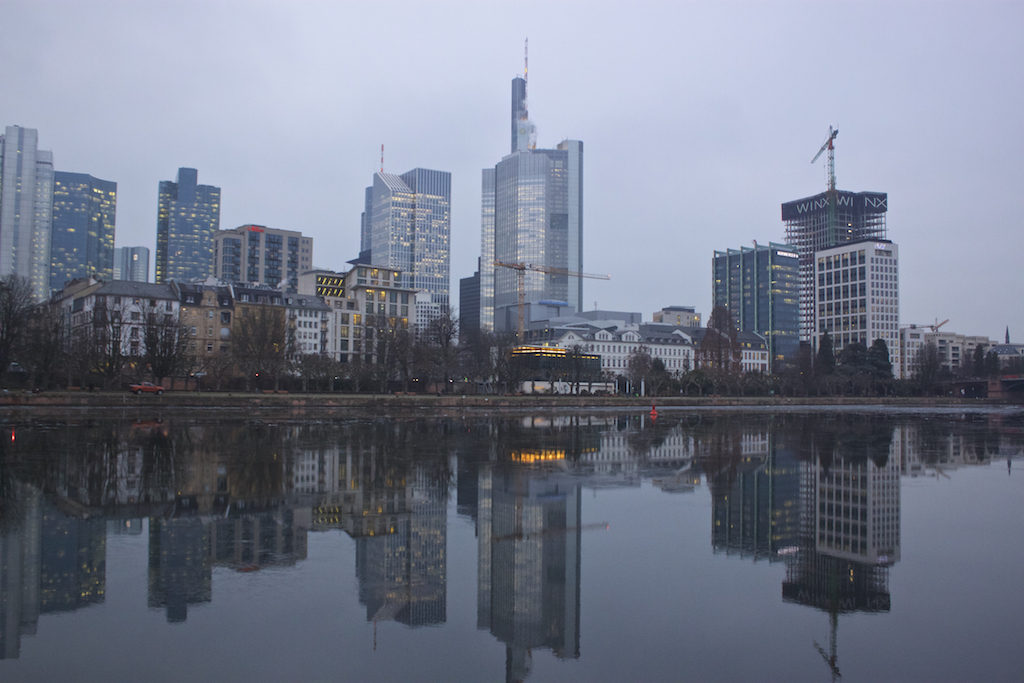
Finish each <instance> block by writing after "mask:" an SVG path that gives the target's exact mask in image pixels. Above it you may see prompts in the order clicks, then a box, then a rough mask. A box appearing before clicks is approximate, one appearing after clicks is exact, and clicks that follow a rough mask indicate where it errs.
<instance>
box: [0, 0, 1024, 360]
mask: <svg viewBox="0 0 1024 683" xmlns="http://www.w3.org/2000/svg"><path fill="white" fill-rule="evenodd" d="M0 21H2V24H0V126H6V125H21V126H25V127H30V128H36V129H38V130H39V142H40V147H41V148H43V149H48V150H52V151H53V156H54V165H55V167H56V169H57V170H63V171H74V172H82V173H90V174H92V175H94V176H97V177H99V178H103V179H106V180H113V181H115V182H117V184H118V211H117V245H118V246H133V245H140V244H141V245H145V246H148V247H150V249H155V242H156V205H157V184H158V183H159V181H160V180H174V179H175V177H176V173H177V169H178V167H179V166H191V167H194V168H197V169H198V170H199V182H200V183H205V184H212V185H217V186H220V187H221V188H222V209H221V227H222V228H233V227H236V226H238V225H242V224H245V223H258V224H262V225H267V226H271V227H276V228H284V229H290V230H299V231H301V232H302V233H303V234H305V235H308V236H311V237H313V239H314V249H313V252H314V253H313V256H314V265H316V266H317V267H325V268H334V269H344V268H345V267H346V266H345V262H346V261H347V260H348V259H350V258H353V257H355V255H356V254H357V252H358V248H359V214H360V212H361V211H362V208H363V191H364V188H365V187H366V186H367V185H369V184H370V182H371V179H372V175H373V173H374V171H376V170H377V168H378V167H379V164H380V146H381V144H383V145H384V146H385V158H384V167H385V170H387V171H391V172H396V173H402V172H404V171H407V170H409V169H411V168H415V167H418V166H419V167H425V168H435V169H440V170H445V171H449V172H451V174H452V232H451V246H452V262H451V266H452V290H451V291H452V304H453V306H454V307H456V308H457V307H458V279H459V278H460V277H465V276H467V275H471V274H472V272H473V270H474V269H475V267H476V259H477V257H478V256H479V253H480V171H481V169H483V168H485V167H493V166H494V164H495V163H496V162H497V161H499V160H500V159H501V157H502V156H503V155H504V154H507V153H508V150H509V109H510V104H509V98H510V85H509V82H510V80H511V79H512V78H513V77H515V76H516V75H518V74H521V73H522V70H523V40H524V38H527V37H528V38H529V44H530V71H529V107H530V115H531V118H532V119H533V121H534V122H535V123H536V124H537V128H538V146H539V147H553V146H554V145H556V144H557V143H558V142H559V141H560V140H562V139H565V138H573V139H579V140H582V141H583V142H584V266H583V269H584V270H585V271H588V272H593V273H607V274H610V275H611V277H612V279H611V280H609V281H600V280H586V281H585V284H584V298H585V301H586V305H585V308H588V309H589V308H592V307H594V305H595V304H596V305H597V306H598V307H600V308H603V309H614V310H629V311H642V312H643V314H644V318H645V319H647V320H649V319H650V316H651V313H652V312H653V311H655V310H658V309H660V308H662V307H663V306H668V305H693V306H696V308H697V310H698V311H700V312H702V313H704V315H705V318H706V317H707V315H708V313H709V312H710V307H711V259H712V255H713V252H714V250H716V249H726V248H738V247H740V246H752V244H753V241H754V240H757V241H758V242H759V243H766V242H769V241H776V242H781V241H783V240H784V237H785V234H784V228H783V224H782V220H781V217H780V204H781V203H782V202H784V201H789V200H792V199H798V198H801V197H805V196H809V195H812V194H816V193H818V192H821V191H822V190H824V189H825V183H826V180H825V165H824V164H823V160H824V158H823V159H821V160H819V161H818V163H817V164H815V165H811V164H810V160H811V157H813V156H814V154H815V153H816V152H817V151H818V148H819V147H820V146H821V144H822V142H824V140H825V138H826V135H827V133H828V127H829V125H830V124H831V125H834V126H836V127H837V128H839V130H840V134H839V137H838V139H837V140H836V152H835V158H836V178H837V185H838V186H839V188H840V189H845V190H851V191H863V190H875V191H882V192H887V193H888V194H889V212H888V234H889V238H890V239H891V240H893V241H894V242H896V243H897V244H898V245H899V248H900V260H901V264H900V294H901V306H900V318H901V322H902V323H904V324H906V323H911V322H913V323H921V324H927V323H933V322H935V321H936V320H938V321H942V320H945V319H947V318H948V319H949V320H950V322H949V323H948V324H947V325H946V326H945V327H944V328H943V329H944V330H945V331H955V332H960V333H964V334H983V335H987V336H990V337H992V338H995V339H997V340H1000V341H1001V340H1002V338H1003V334H1004V330H1005V328H1006V326H1009V328H1010V336H1011V339H1012V340H1013V341H1017V342H1021V341H1024V302H1022V292H1021V290H1022V285H1024V274H1022V273H1024V230H1022V220H1024V218H1022V217H1024V200H1022V197H1024V171H1022V168H1024V143H1022V140H1024V133H1022V132H1021V130H1020V128H1021V123H1020V121H1021V112H1022V111H1024V106H1022V105H1024V77H1022V72H1024V67H1022V65H1024V40H1022V38H1021V29H1022V27H1024V3H1021V2H1005V3H993V2H952V3H936V2H912V3H901V2H896V3H892V2H879V3H867V2H858V3H847V2H827V3H824V2H802V3H796V2H692V3H691V2H669V1H668V0H665V1H664V2H636V1H634V2H629V3H625V2H623V3H610V2H595V1H594V0H590V1H587V2H555V1H551V0H549V1H548V2H539V3H533V2H523V1H520V2H482V1H477V2H470V1H469V0H466V1H464V2H443V1H438V0H433V1H431V2H381V1H377V0H375V1H372V2H371V1H363V2H337V1H336V2H298V1H295V0H291V1H287V2H286V1H284V0H281V1H279V2H218V1H216V0H207V1H205V2H182V1H181V0H175V1H174V2H145V1H140V0H135V1H132V2H97V1H93V0H89V1H82V0H76V1H73V2H72V1H68V2H55V1H49V0H5V2H4V3H3V5H2V6H0Z"/></svg>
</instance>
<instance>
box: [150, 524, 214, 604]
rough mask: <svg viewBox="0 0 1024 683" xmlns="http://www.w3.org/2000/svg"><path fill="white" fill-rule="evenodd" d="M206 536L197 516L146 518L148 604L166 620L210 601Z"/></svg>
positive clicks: (209, 575)
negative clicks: (163, 611)
mask: <svg viewBox="0 0 1024 683" xmlns="http://www.w3.org/2000/svg"><path fill="white" fill-rule="evenodd" d="M209 547H210V536H209V532H208V530H207V528H206V526H205V525H204V524H203V522H202V520H201V519H200V518H199V517H175V518H171V519H157V518H150V520H149V601H148V602H149V606H150V607H163V608H166V610H167V621H169V622H172V623H173V622H180V621H185V619H186V618H187V617H188V606H189V605H195V604H199V603H203V602H210V600H211V598H212V586H211V570H210V552H209Z"/></svg>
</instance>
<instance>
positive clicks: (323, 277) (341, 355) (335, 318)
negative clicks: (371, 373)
mask: <svg viewBox="0 0 1024 683" xmlns="http://www.w3.org/2000/svg"><path fill="white" fill-rule="evenodd" d="M406 283H407V279H406V278H405V277H404V276H403V275H402V273H401V271H397V270H393V269H388V268H378V267H376V266H372V265H368V264H356V265H354V266H353V267H352V269H351V270H349V271H348V272H345V273H339V272H334V271H328V270H312V271H308V272H306V273H303V274H302V275H300V276H299V289H298V292H299V294H300V295H315V296H317V297H320V298H321V299H322V300H323V302H324V303H325V304H326V306H327V307H328V309H329V312H328V313H327V314H326V320H325V322H324V325H325V327H326V329H325V331H324V353H327V354H328V355H330V356H331V357H332V358H333V359H335V360H337V361H340V362H343V363H346V362H352V361H355V360H356V359H357V358H358V359H359V360H360V361H361V362H365V363H370V364H372V363H376V362H377V360H378V357H379V347H378V345H377V343H376V342H377V341H379V340H380V339H381V338H382V337H386V336H388V335H394V334H396V333H398V332H400V331H408V332H409V333H410V334H412V332H413V331H412V329H411V327H410V321H414V320H416V294H417V291H416V290H415V289H413V288H411V287H408V286H406Z"/></svg>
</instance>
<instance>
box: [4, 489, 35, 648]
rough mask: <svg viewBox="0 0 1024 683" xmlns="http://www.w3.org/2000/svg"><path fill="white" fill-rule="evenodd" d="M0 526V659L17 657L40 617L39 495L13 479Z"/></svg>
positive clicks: (5, 498)
mask: <svg viewBox="0 0 1024 683" xmlns="http://www.w3.org/2000/svg"><path fill="white" fill-rule="evenodd" d="M3 512H4V519H5V524H3V525H2V526H0V659H16V658H17V657H18V655H19V654H20V652H21V636H23V635H32V634H34V633H35V632H36V624H37V622H38V621H39V584H40V574H41V566H40V564H41V549H40V545H41V543H40V541H41V537H42V495H41V493H40V492H39V489H37V488H35V487H31V486H28V485H25V484H20V483H16V484H13V485H12V486H11V488H10V489H8V490H6V491H5V492H4V510H3Z"/></svg>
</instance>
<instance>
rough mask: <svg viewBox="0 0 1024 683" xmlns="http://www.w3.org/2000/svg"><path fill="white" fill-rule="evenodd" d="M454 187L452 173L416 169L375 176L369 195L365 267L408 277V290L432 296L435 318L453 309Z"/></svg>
mask: <svg viewBox="0 0 1024 683" xmlns="http://www.w3.org/2000/svg"><path fill="white" fill-rule="evenodd" d="M451 185H452V176H451V174H450V173H448V172H447V171H432V170H429V169H425V168H414V169H413V170H411V171H408V172H406V173H403V174H402V175H394V174H392V173H384V172H379V173H374V174H373V185H372V186H370V187H369V188H367V190H366V210H365V213H364V214H363V221H362V235H361V239H360V248H361V251H362V253H361V254H360V261H366V262H367V263H368V264H369V265H374V266H379V267H382V268H392V269H395V270H399V271H401V272H402V273H403V275H407V277H408V281H407V283H406V285H407V286H409V287H412V288H413V289H417V290H421V291H424V292H427V293H429V294H430V305H431V307H432V308H433V309H434V312H433V313H432V315H431V316H430V317H435V316H437V315H439V314H441V313H442V312H443V311H445V310H447V309H448V306H449V286H450V285H449V277H450V270H451V265H450V264H451V255H450V244H449V241H450V240H449V236H450V231H451V217H450V207H451ZM367 252H368V253H367Z"/></svg>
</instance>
